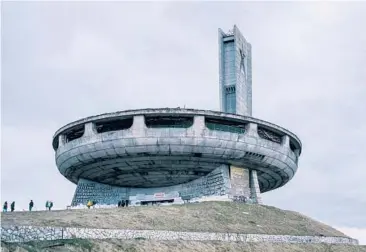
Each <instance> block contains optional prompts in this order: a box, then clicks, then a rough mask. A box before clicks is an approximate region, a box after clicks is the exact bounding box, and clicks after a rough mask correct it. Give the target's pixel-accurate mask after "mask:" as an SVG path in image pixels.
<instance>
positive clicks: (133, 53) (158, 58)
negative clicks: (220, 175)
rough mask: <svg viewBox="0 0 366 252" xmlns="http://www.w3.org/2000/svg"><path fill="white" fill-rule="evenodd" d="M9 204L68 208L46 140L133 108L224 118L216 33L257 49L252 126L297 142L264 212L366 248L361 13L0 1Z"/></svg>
mask: <svg viewBox="0 0 366 252" xmlns="http://www.w3.org/2000/svg"><path fill="white" fill-rule="evenodd" d="M2 5H3V6H2V13H1V18H2V62H1V63H2V92H1V105H2V125H1V126H2V128H1V130H2V131H1V133H2V136H1V138H2V139H1V144H2V148H1V154H2V157H1V173H2V174H1V198H2V202H3V201H5V200H7V201H8V202H11V201H13V200H15V201H16V203H17V208H19V209H23V208H27V205H28V202H29V200H30V199H33V200H34V201H35V206H36V208H42V209H43V208H44V204H45V201H46V200H47V199H52V200H53V201H54V204H55V207H56V208H65V207H66V205H68V204H70V202H71V199H72V196H73V193H74V190H75V185H74V184H72V183H71V182H69V181H68V180H66V179H65V178H63V176H62V175H61V174H60V173H59V172H58V170H57V168H56V165H55V160H54V151H53V149H52V145H51V141H52V136H53V134H54V132H55V131H56V130H57V129H58V128H60V127H61V126H63V125H65V124H67V123H69V122H71V121H74V120H77V119H80V118H83V117H87V116H91V115H97V114H100V113H106V112H113V111H118V110H126V109H137V108H146V107H149V108H154V107H178V106H181V107H183V106H184V105H185V106H186V107H189V108H199V109H211V110H219V86H218V41H217V40H218V35H217V29H218V28H223V29H224V30H226V31H227V30H229V29H231V28H232V26H233V25H234V24H236V25H237V26H238V27H239V29H240V30H241V32H242V33H243V35H244V36H245V38H246V39H247V40H248V41H249V42H250V43H251V44H252V48H253V52H252V57H253V116H254V117H257V118H261V119H264V120H268V121H270V122H273V123H276V124H279V125H281V126H283V127H284V128H287V129H289V130H291V131H293V132H294V133H295V134H297V135H298V136H299V137H300V139H301V140H302V142H303V151H302V156H301V158H300V162H299V170H298V172H297V174H296V175H295V177H294V178H293V180H292V181H290V182H289V183H288V184H287V185H286V186H284V187H282V188H280V189H278V190H275V191H273V192H269V193H266V194H265V195H264V196H263V199H264V202H265V203H266V204H269V205H274V206H276V207H279V208H283V209H290V210H295V211H298V212H301V213H303V214H306V215H308V216H310V217H312V218H315V219H317V220H320V221H323V222H325V223H327V224H329V225H332V226H335V227H338V228H339V229H340V230H342V231H344V232H347V233H348V234H351V235H353V237H356V238H358V239H360V241H361V242H363V243H366V215H365V211H366V183H365V176H366V166H365V159H364V156H363V155H365V149H366V116H365V115H366V100H365V99H366V33H365V25H366V15H365V13H366V2H363V3H362V2H353V3H346V2H338V3H335V2H334V3H329V2H328V3H326V4H325V3H314V2H313V3H310V2H309V3H290V2H288V3H275V2H271V3H258V2H247V3H232V4H230V3H224V2H222V3H193V2H190V3H163V2H161V3H127V2H109V3H102V2H100V3H97V2H95V3H90V2H89V3H87V2H82V3H71V2H68V3H67V2H64V3H62V2H59V3H56V2H48V3H46V2H43V3H41V2H39V3H26V2H3V3H2Z"/></svg>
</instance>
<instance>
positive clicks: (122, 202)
mask: <svg viewBox="0 0 366 252" xmlns="http://www.w3.org/2000/svg"><path fill="white" fill-rule="evenodd" d="M128 203H129V202H128V200H120V201H118V207H128Z"/></svg>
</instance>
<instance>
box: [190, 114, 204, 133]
mask: <svg viewBox="0 0 366 252" xmlns="http://www.w3.org/2000/svg"><path fill="white" fill-rule="evenodd" d="M205 128H206V125H205V117H204V116H195V117H194V118H193V130H194V132H195V135H202V134H203V131H204V129H205Z"/></svg>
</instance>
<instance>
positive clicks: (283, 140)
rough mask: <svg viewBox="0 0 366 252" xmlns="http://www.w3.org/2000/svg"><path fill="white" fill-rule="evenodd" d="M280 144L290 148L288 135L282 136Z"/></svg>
mask: <svg viewBox="0 0 366 252" xmlns="http://www.w3.org/2000/svg"><path fill="white" fill-rule="evenodd" d="M281 145H282V146H283V147H285V148H290V137H289V136H288V135H285V136H283V137H282V142H281Z"/></svg>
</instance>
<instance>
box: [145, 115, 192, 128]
mask: <svg viewBox="0 0 366 252" xmlns="http://www.w3.org/2000/svg"><path fill="white" fill-rule="evenodd" d="M145 123H146V127H148V128H189V127H191V126H192V125H193V117H173V116H171V117H169V116H164V117H163V116H156V117H145Z"/></svg>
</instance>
